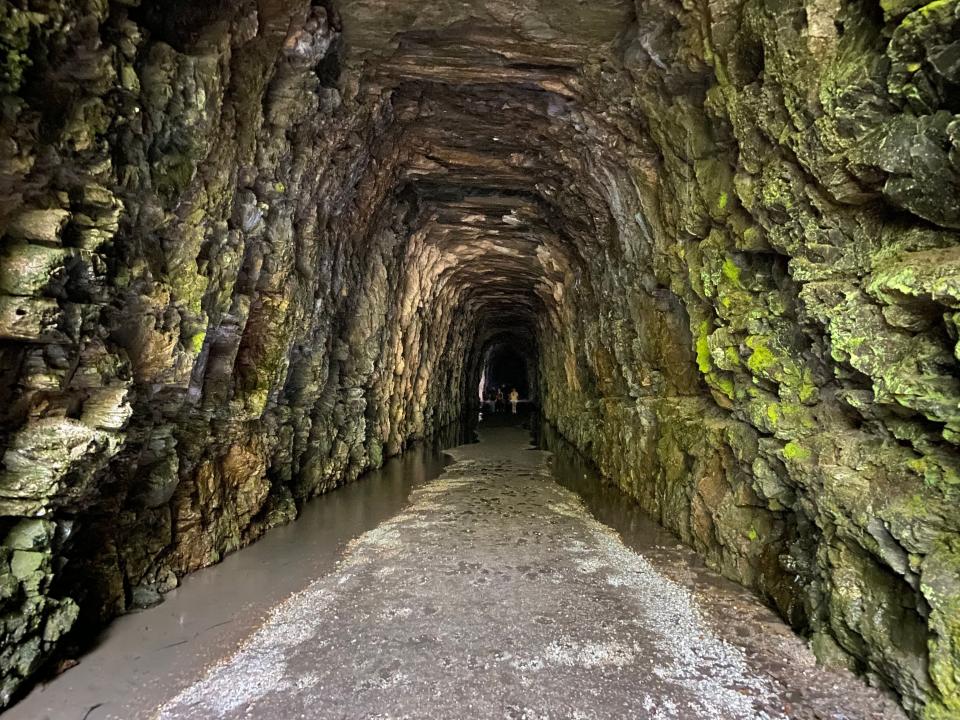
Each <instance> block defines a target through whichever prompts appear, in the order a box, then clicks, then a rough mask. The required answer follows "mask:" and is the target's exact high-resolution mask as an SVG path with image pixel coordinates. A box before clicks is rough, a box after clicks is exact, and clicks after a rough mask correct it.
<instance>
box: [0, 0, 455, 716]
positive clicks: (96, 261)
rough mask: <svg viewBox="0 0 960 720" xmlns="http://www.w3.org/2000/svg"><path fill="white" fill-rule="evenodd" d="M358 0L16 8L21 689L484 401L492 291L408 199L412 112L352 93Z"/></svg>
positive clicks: (4, 321)
mask: <svg viewBox="0 0 960 720" xmlns="http://www.w3.org/2000/svg"><path fill="white" fill-rule="evenodd" d="M338 23H339V21H338V20H337V19H336V15H335V12H333V11H332V10H331V9H330V8H327V7H325V4H322V3H321V4H313V5H311V4H310V3H308V2H299V3H280V2H262V3H253V2H251V3H194V2H187V1H186V0H184V1H183V2H176V3H169V2H156V3H147V2H143V3H135V2H113V3H107V2H99V1H94V0H90V1H89V2H86V1H82V0H78V1H77V2H62V3H59V2H57V3H54V2H43V1H41V0H38V1H36V2H33V1H31V2H23V3H14V4H13V5H10V4H7V3H4V4H3V7H2V8H0V42H2V43H3V46H4V47H3V50H4V51H5V52H4V58H5V59H4V60H3V68H2V69H3V77H2V82H3V85H2V87H0V92H2V93H3V103H2V112H3V116H2V123H0V145H2V147H3V152H2V157H0V232H2V235H3V240H2V243H3V246H2V260H0V358H2V368H3V370H2V372H3V383H2V396H0V412H2V414H3V418H2V434H0V448H2V458H3V459H2V467H0V516H2V517H0V538H3V540H2V546H0V616H2V618H3V620H2V626H0V632H2V643H0V646H2V650H0V672H2V676H3V679H2V684H0V700H2V701H3V702H6V701H7V700H8V699H9V697H10V695H11V693H12V692H13V691H14V690H15V689H16V688H17V687H18V685H19V684H20V683H21V682H22V680H23V679H24V678H25V677H28V676H29V675H30V674H31V673H33V672H34V671H36V669H37V668H38V666H39V664H40V663H41V661H42V660H43V658H44V657H45V656H47V655H48V654H49V653H50V651H51V650H53V649H54V647H55V646H56V644H57V643H58V641H59V640H60V639H61V636H62V635H63V634H64V633H65V632H66V631H67V630H69V629H70V628H71V626H73V625H74V623H75V621H76V620H77V618H78V614H79V613H81V612H82V613H83V614H84V615H86V619H87V623H86V625H87V627H96V625H97V623H98V622H99V621H101V620H102V619H105V618H108V617H110V616H112V615H114V614H116V613H117V612H120V611H123V610H124V609H125V608H128V607H130V606H131V605H137V604H143V603H150V602H153V601H154V600H155V599H156V598H157V597H158V595H157V593H158V592H161V591H164V590H166V589H169V588H171V587H173V586H174V585H175V584H176V576H178V575H181V574H183V573H185V572H189V571H191V570H194V569H196V568H199V567H201V566H203V565H206V564H209V563H212V562H215V561H217V560H218V559H219V558H220V557H221V556H222V555H223V554H224V553H226V552H229V551H230V550H233V549H235V548H237V547H238V546H240V545H242V544H244V543H246V542H249V541H251V540H252V539H254V538H256V537H257V536H258V535H260V534H261V533H262V532H263V531H264V530H265V529H266V528H268V527H270V526H273V525H276V524H278V523H281V522H284V521H287V520H289V519H290V518H291V517H293V516H294V515H295V513H296V503H298V502H302V501H303V500H304V499H306V498H308V497H310V496H312V495H314V494H316V493H318V492H322V491H325V490H327V489H330V488H332V487H334V486H335V485H337V484H340V483H342V482H346V481H349V480H351V479H353V478H355V477H356V476H357V475H358V474H359V473H360V472H361V471H363V470H364V469H366V468H368V467H370V466H376V465H378V464H379V463H380V462H381V459H382V457H383V455H384V454H385V453H396V452H399V451H400V450H401V449H402V448H403V446H404V445H405V444H406V443H408V442H409V441H410V440H411V439H413V438H417V437H422V436H424V435H426V434H429V433H431V432H433V431H435V430H436V429H437V428H440V427H442V426H444V425H446V424H447V423H449V422H450V421H452V420H454V419H456V418H458V417H459V415H460V406H461V397H460V392H459V379H460V377H461V376H462V375H463V371H462V369H461V367H460V364H461V363H462V358H463V357H464V355H465V353H464V348H465V346H466V344H467V343H468V342H469V341H471V339H470V338H468V337H467V328H468V323H469V321H470V313H469V312H467V311H464V312H461V313H457V312H455V311H454V310H455V308H456V307H457V304H458V298H457V296H456V294H455V292H454V290H452V289H451V288H443V287H439V286H437V285H436V284H435V283H434V282H433V280H434V278H435V276H436V266H437V264H438V263H441V262H442V261H443V257H442V256H441V254H439V253H436V252H433V251H431V250H429V249H428V248H425V247H424V245H423V243H422V242H419V244H418V241H417V239H416V238H413V239H411V238H409V237H408V234H407V225H406V224H405V221H404V216H405V214H406V213H408V212H412V209H411V208H410V207H409V206H407V205H406V204H404V203H403V202H402V201H398V202H392V203H388V202H385V198H386V196H387V195H388V194H389V193H390V192H391V191H392V189H393V187H394V186H395V184H396V172H397V170H396V169H397V166H398V159H399V158H400V156H401V154H402V147H401V145H400V144H399V143H398V142H397V141H396V138H395V137H392V135H391V134H395V133H396V128H397V126H396V125H394V124H393V123H392V108H391V107H390V106H389V104H386V103H384V102H383V101H382V99H381V98H379V97H372V98H359V99H358V98H357V97H353V98H350V99H347V98H344V96H343V95H342V94H341V91H340V90H338V89H337V87H336V84H337V82H340V81H341V79H340V73H341V68H340V55H341V53H342V48H341V41H340V36H339V27H338ZM448 388H452V389H450V390H448ZM82 625H83V623H79V624H77V626H78V627H81V626H82Z"/></svg>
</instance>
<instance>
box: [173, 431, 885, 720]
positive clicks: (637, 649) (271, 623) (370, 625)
mask: <svg viewBox="0 0 960 720" xmlns="http://www.w3.org/2000/svg"><path fill="white" fill-rule="evenodd" d="M452 454H453V455H454V456H455V457H456V458H457V462H456V463H454V464H453V465H450V466H448V467H447V468H446V469H445V471H444V472H443V474H442V475H441V476H440V477H439V478H438V479H436V480H434V481H431V482H430V483H428V484H427V485H426V486H424V487H422V488H420V489H417V490H415V491H414V493H413V495H412V497H411V504H410V506H409V507H408V508H407V509H406V510H404V511H403V512H402V513H400V514H399V515H397V516H396V517H395V518H393V519H391V520H389V521H387V522H385V523H383V524H381V525H380V526H379V527H377V528H376V529H375V530H371V531H370V532H367V533H365V534H364V535H363V536H361V537H360V538H358V539H357V540H355V541H353V542H352V543H351V544H350V545H349V546H348V547H347V549H346V551H345V553H344V556H343V558H342V560H341V561H340V563H339V564H338V567H337V569H336V570H335V571H334V572H333V573H331V574H330V575H329V576H327V577H325V578H322V579H320V580H318V581H317V582H315V583H313V584H312V585H311V586H310V587H308V588H307V589H306V590H304V591H303V592H302V593H299V594H296V595H294V596H293V597H291V598H290V599H289V600H287V601H286V602H284V603H282V604H281V605H279V606H278V607H277V608H276V609H275V610H274V611H273V612H272V613H271V615H270V617H269V618H268V619H267V621H266V622H265V623H264V625H263V626H262V627H261V628H260V629H259V630H258V631H257V632H256V633H254V634H253V635H252V636H251V637H250V638H249V639H248V640H247V641H246V642H245V643H244V646H243V647H242V648H241V649H240V650H239V651H238V652H237V654H236V655H234V656H232V657H230V658H228V659H226V660H224V661H223V662H222V663H220V664H218V665H217V666H216V667H215V668H213V669H212V670H211V672H210V674H209V675H208V676H207V677H206V678H204V679H203V680H201V681H199V682H198V683H197V684H195V685H193V686H192V687H190V688H188V689H186V690H185V691H184V692H183V693H181V694H180V695H179V696H177V697H176V698H175V699H173V700H172V701H170V702H169V703H167V704H165V705H164V706H163V707H162V708H161V710H160V711H159V713H158V716H159V717H161V718H171V719H172V718H194V717H196V718H209V717H238V718H239V717H264V716H267V715H270V716H273V717H300V716H301V715H308V716H311V717H370V716H375V717H423V718H428V717H454V716H456V717H504V716H507V717H582V718H591V717H593V718H598V717H603V718H612V717H625V716H632V717H649V718H662V719H664V720H666V719H667V718H683V719H685V720H692V719H694V718H703V719H704V720H706V719H708V718H709V719H711V720H712V719H714V718H719V717H723V718H731V720H733V719H735V718H751V719H753V718H771V719H772V718H788V717H789V718H826V717H837V718H839V717H845V718H876V719H880V718H889V719H890V720H893V719H895V718H902V717H903V715H902V714H901V712H900V711H899V709H897V707H896V704H895V703H894V702H893V701H891V700H889V699H887V698H884V697H882V696H881V695H880V694H879V693H878V692H877V691H875V690H869V689H868V688H866V687H864V686H863V685H862V684H861V682H860V681H859V680H857V679H856V678H854V677H853V675H852V674H850V673H845V672H830V671H827V670H822V669H819V670H817V669H814V668H813V665H814V661H813V657H812V654H811V653H810V651H809V650H807V649H806V648H805V647H804V646H803V644H802V643H800V642H799V641H798V640H797V639H796V638H795V636H793V635H792V633H790V632H789V631H788V630H787V629H786V627H785V626H783V625H782V623H779V622H777V621H775V620H773V621H771V620H772V616H771V615H770V613H769V611H767V610H766V609H765V608H763V607H762V605H760V604H759V603H758V602H757V601H756V600H755V599H753V598H750V597H749V596H748V595H746V594H742V593H737V592H736V591H735V590H731V589H730V587H723V584H722V582H721V583H719V584H718V583H717V581H718V580H719V578H717V576H716V575H713V574H712V573H708V572H705V571H700V572H702V573H703V575H704V579H706V578H707V576H712V580H713V587H712V588H711V589H710V592H709V594H710V595H711V597H712V600H711V602H712V604H713V610H712V612H707V613H705V612H704V611H703V610H702V609H701V606H700V600H698V598H697V593H696V592H693V593H692V592H691V586H693V585H694V584H693V583H691V582H690V578H689V577H688V578H685V579H682V580H679V581H676V580H672V579H670V578H669V577H668V576H667V575H666V574H665V573H664V572H663V570H662V568H661V566H659V565H658V564H654V563H651V561H650V560H648V559H647V558H646V557H644V556H643V555H640V554H637V553H635V552H634V551H632V550H631V549H629V548H627V547H626V546H625V545H624V544H623V542H622V541H621V539H620V538H619V536H618V535H617V534H616V533H614V532H613V531H611V530H610V529H609V528H607V527H606V526H604V525H601V524H600V523H599V522H597V521H596V520H595V519H594V518H593V517H592V516H591V515H590V513H589V511H588V510H587V508H586V507H585V506H584V505H583V503H582V502H581V501H580V500H579V499H578V498H577V496H576V495H575V494H573V493H572V492H571V491H569V490H566V489H564V488H562V487H561V486H559V485H557V484H556V483H555V481H554V479H553V477H552V473H551V471H550V468H549V466H548V463H547V456H546V454H545V453H542V452H539V451H537V450H534V449H531V448H530V447H529V445H528V444H527V434H526V433H525V432H524V431H523V430H521V429H518V428H509V427H501V428H486V429H483V430H482V431H481V442H480V444H478V445H473V446H465V447H462V448H458V449H456V450H454V451H452ZM668 537H669V536H668ZM659 551H660V552H661V553H667V554H669V553H670V548H669V547H668V548H659ZM674 552H676V551H674ZM664 559H665V558H664ZM673 560H674V562H673V563H672V566H673V572H674V573H675V574H677V573H682V572H683V571H684V570H686V571H687V572H688V573H691V574H695V570H694V568H696V567H698V566H699V563H697V562H696V560H694V559H693V556H692V554H691V553H689V552H687V553H679V554H676V555H675V556H674V558H673ZM677 560H679V562H676V561H677ZM691 560H692V561H693V562H692V563H691ZM748 612H753V613H758V612H759V613H760V614H766V616H767V621H768V623H770V628H767V630H768V631H769V630H771V629H772V630H773V632H767V633H765V635H766V637H765V638H764V639H763V640H762V641H761V642H758V643H756V644H755V645H754V647H753V648H752V652H750V653H749V654H748V653H746V652H744V650H743V649H742V648H741V647H738V643H737V641H735V642H730V640H729V639H728V638H729V636H730V635H731V634H732V633H731V630H732V629H733V628H732V627H730V626H729V625H728V624H729V623H730V622H731V621H733V620H735V619H736V621H738V622H746V623H747V624H752V623H751V620H752V618H751V619H747V617H746V613H748ZM778 625H779V632H778V629H777V627H776V626H778ZM771 665H773V666H774V672H770V670H769V669H768V666H771ZM805 673H807V674H806V675H805ZM825 697H826V698H827V699H825Z"/></svg>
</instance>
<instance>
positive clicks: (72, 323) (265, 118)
mask: <svg viewBox="0 0 960 720" xmlns="http://www.w3.org/2000/svg"><path fill="white" fill-rule="evenodd" d="M958 7H960V6H958V4H957V1H956V0H937V1H936V2H933V3H930V4H927V5H924V4H923V2H918V1H915V0H903V1H902V2H883V3H879V4H877V3H871V2H846V1H843V2H841V1H840V0H835V1H834V2H829V1H823V0H787V1H786V2H783V3H779V4H777V3H763V2H754V1H752V0H748V1H746V2H703V3H699V4H697V3H679V2H659V1H656V2H655V1H653V0H636V1H635V2H621V1H619V0H616V1H615V0H599V1H593V2H584V1H583V0H460V1H459V2H456V1H454V0H448V1H441V0H422V1H420V2H399V1H397V0H392V1H390V2H387V1H386V0H342V1H341V2H336V1H335V0H324V1H323V2H308V1H306V0H248V1H246V2H227V1H226V0H224V1H223V2H213V1H212V0H177V1H175V2H170V1H163V2H161V1H160V0H156V1H154V0H139V1H137V0H112V1H107V0H70V1H69V2H49V1H47V0H14V2H12V4H11V3H8V4H7V5H6V6H4V7H3V8H0V44H2V46H3V50H4V54H3V56H4V59H3V60H0V68H2V77H0V93H2V96H3V103H2V108H0V146H2V147H3V153H2V155H0V231H2V233H3V241H2V242H3V246H2V253H3V255H2V257H0V360H2V366H0V377H2V384H0V417H2V418H3V425H2V431H0V445H2V449H3V460H2V467H0V516H2V518H0V536H2V537H4V538H5V539H4V540H3V543H2V548H0V550H2V552H0V603H2V604H3V617H4V621H3V622H4V625H3V632H4V633H5V635H4V643H3V650H2V652H0V670H2V672H3V697H4V699H9V698H10V697H11V696H12V694H13V693H14V692H15V691H16V690H17V688H20V687H22V686H23V684H24V682H25V680H26V679H28V678H30V677H32V676H33V675H34V674H35V673H36V672H37V670H38V668H40V666H41V664H42V663H43V662H44V661H45V660H47V659H49V658H54V657H56V655H57V653H58V652H62V651H63V649H64V648H66V647H69V646H70V645H71V644H73V643H77V642H82V640H83V632H84V629H86V630H87V631H89V629H90V628H93V627H97V626H99V625H100V624H102V622H104V621H106V620H107V619H109V618H110V617H112V616H114V615H116V614H117V613H119V612H122V611H124V610H125V609H128V608H130V607H133V606H136V605H138V604H145V603H149V602H152V601H154V600H155V599H157V597H158V593H161V592H163V591H165V590H168V589H170V588H171V587H173V586H175V584H176V583H177V578H178V577H179V576H182V575H183V574H184V573H187V572H189V571H191V570H194V569H197V568H199V567H201V566H204V565H207V564H210V563H212V562H216V561H217V560H218V559H219V558H221V557H222V556H223V555H224V553H227V552H229V551H231V550H233V549H235V548H237V547H239V546H241V545H243V544H245V543H248V542H250V541H253V540H254V539H256V538H257V537H258V536H259V535H261V534H262V533H263V532H264V531H266V530H267V529H269V528H270V527H273V526H275V525H278V524H280V523H283V522H286V521H288V520H290V519H292V518H293V517H294V516H295V515H296V513H297V508H298V507H299V506H300V505H302V503H303V502H304V501H305V500H307V499H308V498H310V497H312V496H314V495H316V494H318V493H321V492H324V491H327V490H330V489H332V488H334V487H336V486H337V485H339V484H342V483H344V482H348V481H351V480H353V479H355V478H356V477H357V476H359V475H360V473H361V472H363V471H364V470H365V469H367V468H369V467H372V466H376V465H378V464H379V463H380V462H382V459H383V457H384V456H385V455H391V454H395V453H398V452H400V451H402V449H403V448H404V447H405V446H406V445H408V444H409V443H410V442H411V441H413V440H416V439H420V438H424V437H427V436H430V435H432V434H434V433H436V432H438V431H439V430H441V429H442V428H443V427H446V426H447V425H449V424H450V423H452V422H455V421H457V420H458V419H459V418H460V417H461V416H462V415H463V413H464V412H469V411H471V410H473V409H475V408H476V405H477V402H478V398H477V387H478V383H479V380H480V377H481V375H482V373H483V369H484V364H485V363H487V362H489V359H490V357H491V348H497V347H503V346H507V347H513V348H514V349H515V350H516V351H517V352H518V353H520V354H521V355H523V356H524V357H526V358H528V360H529V361H530V362H531V363H532V367H534V368H535V373H534V375H535V377H536V379H537V382H538V387H537V388H536V395H537V397H538V398H539V399H540V401H541V405H542V412H543V415H544V417H545V419H546V420H548V421H550V422H552V423H553V424H554V425H556V426H557V428H558V430H559V431H560V432H561V433H562V434H563V435H564V436H565V437H566V438H568V439H569V440H570V441H572V442H573V443H574V444H575V445H577V446H578V447H579V448H580V449H581V450H582V451H584V452H585V453H586V454H587V455H588V456H590V457H591V458H592V459H593V460H594V461H595V462H596V463H597V464H598V465H599V467H600V468H601V470H602V471H603V472H604V473H605V474H606V475H608V476H609V477H610V478H612V479H613V480H614V481H615V482H616V483H618V484H619V485H620V487H621V488H623V489H624V490H625V491H626V492H628V493H630V494H632V495H633V496H634V497H636V498H637V500H638V502H639V503H640V504H641V505H642V506H643V507H644V508H645V509H647V510H648V511H649V512H651V513H652V514H653V515H655V516H656V517H657V518H658V519H659V520H660V521H661V522H662V523H663V524H664V525H666V526H667V527H668V528H670V529H671V530H673V531H674V532H675V533H676V534H677V535H678V536H679V537H680V538H681V539H682V540H683V541H684V542H686V543H688V544H689V545H691V546H693V547H694V548H695V549H697V550H698V551H699V552H700V553H701V554H702V555H703V556H704V558H705V559H706V560H707V562H708V563H709V564H710V565H711V566H712V567H714V568H716V569H718V570H720V571H721V572H723V573H724V574H725V575H727V576H728V577H730V578H732V579H734V580H737V581H739V582H741V583H743V584H744V585H746V586H748V587H750V588H752V589H754V590H756V591H757V592H758V593H759V594H761V595H762V596H763V597H764V598H765V599H766V600H767V601H768V602H769V603H770V604H771V605H772V606H773V607H775V608H776V609H777V610H778V611H780V612H781V613H782V614H783V615H784V616H785V617H786V618H787V619H788V620H789V621H790V622H791V623H792V624H793V625H794V626H795V627H796V628H797V629H798V631H800V632H802V633H805V634H806V635H808V636H809V637H810V638H811V641H812V643H813V646H814V648H815V649H816V651H817V652H818V654H819V655H820V657H821V658H822V659H824V660H825V661H828V662H836V663H841V664H846V665H850V666H852V667H855V668H856V669H858V670H860V671H863V672H865V673H867V674H868V675H869V676H870V677H871V678H872V679H874V680H875V681H876V682H878V683H881V684H884V685H886V686H888V687H890V688H891V689H892V690H893V691H895V692H896V693H897V694H898V695H899V697H900V698H901V700H902V702H903V703H904V705H905V707H906V708H907V709H908V710H909V711H910V712H911V713H912V714H913V715H914V716H916V717H921V716H923V717H928V718H949V717H955V716H956V715H957V713H960V700H958V699H957V698H958V688H960V678H958V673H960V630H958V624H957V622H958V620H957V619H958V617H960V513H958V512H957V507H958V497H960V495H958V487H960V472H958V470H960V457H958V453H957V448H956V443H957V440H958V435H957V430H958V427H960V426H958V422H960V381H958V377H960V374H958V367H957V357H958V354H957V350H956V347H957V339H958V327H960V324H958V322H960V321H958V318H960V291H958V290H957V283H958V278H960V270H958V268H960V265H958V258H960V253H958V251H957V247H958V240H960V236H958V233H957V231H958V229H960V204H958V202H960V201H958V198H960V161H958V157H960V130H958V128H960V117H958V115H957V114H956V113H958V112H960V107H958V106H957V97H960V75H958V64H957V61H956V58H957V43H958V41H957V37H958V34H960V10H958Z"/></svg>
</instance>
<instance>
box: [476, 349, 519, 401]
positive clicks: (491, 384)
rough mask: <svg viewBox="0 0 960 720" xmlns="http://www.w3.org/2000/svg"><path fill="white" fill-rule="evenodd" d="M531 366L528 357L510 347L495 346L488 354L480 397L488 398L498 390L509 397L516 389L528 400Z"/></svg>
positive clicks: (481, 381) (481, 382)
mask: <svg viewBox="0 0 960 720" xmlns="http://www.w3.org/2000/svg"><path fill="white" fill-rule="evenodd" d="M530 370H531V368H530V365H529V362H528V359H527V357H525V356H524V355H523V354H522V353H520V352H518V351H517V350H516V349H515V348H513V347H511V346H510V345H505V344H504V345H495V346H493V347H492V348H491V349H490V351H489V352H488V354H487V359H486V362H485V363H484V369H483V376H482V378H481V380H480V397H481V399H484V398H487V397H488V396H489V395H490V393H491V392H496V390H497V389H500V390H502V391H503V394H504V395H509V394H510V392H511V391H512V390H514V389H516V391H517V392H518V393H519V395H520V397H521V398H522V399H524V400H527V399H529V398H530V396H531V386H530Z"/></svg>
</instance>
